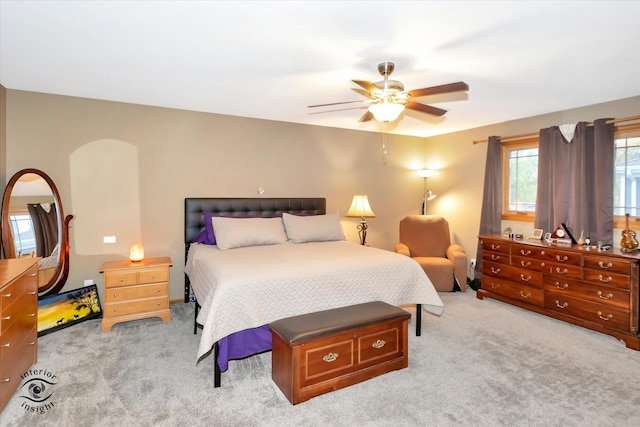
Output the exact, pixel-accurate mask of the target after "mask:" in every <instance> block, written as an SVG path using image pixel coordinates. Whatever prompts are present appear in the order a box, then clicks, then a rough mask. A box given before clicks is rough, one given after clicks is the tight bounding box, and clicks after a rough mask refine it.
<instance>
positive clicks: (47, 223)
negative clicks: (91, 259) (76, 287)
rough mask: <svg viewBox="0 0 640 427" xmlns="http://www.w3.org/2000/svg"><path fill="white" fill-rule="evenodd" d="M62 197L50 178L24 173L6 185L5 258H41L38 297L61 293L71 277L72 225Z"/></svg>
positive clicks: (3, 206) (3, 209) (3, 248)
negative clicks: (70, 246) (65, 214)
mask: <svg viewBox="0 0 640 427" xmlns="http://www.w3.org/2000/svg"><path fill="white" fill-rule="evenodd" d="M72 218H73V215H68V216H67V217H65V216H64V213H63V209H62V203H61V201H60V194H59V193H58V189H57V188H56V186H55V184H54V183H53V181H52V180H51V178H49V176H48V175H47V174H45V173H44V172H42V171H40V170H37V169H23V170H21V171H20V172H18V173H16V174H15V175H14V176H13V177H12V178H11V179H10V180H9V183H8V184H7V188H6V189H5V191H4V198H3V199H2V250H3V251H4V257H5V258H19V257H29V256H31V257H40V258H41V259H40V260H39V261H38V294H39V295H40V296H45V295H52V294H56V293H58V292H60V289H62V287H63V286H64V284H65V282H66V280H67V276H68V275H69V222H70V221H71V219H72Z"/></svg>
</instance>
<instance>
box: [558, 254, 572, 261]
mask: <svg viewBox="0 0 640 427" xmlns="http://www.w3.org/2000/svg"><path fill="white" fill-rule="evenodd" d="M556 259H557V260H558V261H560V262H565V261H566V260H568V259H569V257H568V256H566V255H565V256H563V257H562V258H560V255H556Z"/></svg>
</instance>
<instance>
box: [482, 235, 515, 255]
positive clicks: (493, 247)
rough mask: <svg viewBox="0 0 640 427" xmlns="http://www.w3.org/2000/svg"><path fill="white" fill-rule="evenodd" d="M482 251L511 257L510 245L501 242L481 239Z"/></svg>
mask: <svg viewBox="0 0 640 427" xmlns="http://www.w3.org/2000/svg"><path fill="white" fill-rule="evenodd" d="M480 245H481V246H482V251H483V252H485V251H489V252H495V253H499V254H504V255H507V256H508V255H509V243H508V242H503V241H500V240H490V239H484V238H483V239H480Z"/></svg>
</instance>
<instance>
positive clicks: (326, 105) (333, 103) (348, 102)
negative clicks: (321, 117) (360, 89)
mask: <svg viewBox="0 0 640 427" xmlns="http://www.w3.org/2000/svg"><path fill="white" fill-rule="evenodd" d="M367 101H369V100H368V99H361V100H359V101H343V102H332V103H330V104H317V105H307V108H315V107H328V106H330V105H341V104H353V103H354V102H367Z"/></svg>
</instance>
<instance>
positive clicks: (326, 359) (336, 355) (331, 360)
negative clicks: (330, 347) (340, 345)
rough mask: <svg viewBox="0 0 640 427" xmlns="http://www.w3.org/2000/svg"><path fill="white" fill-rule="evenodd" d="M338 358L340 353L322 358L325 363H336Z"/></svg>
mask: <svg viewBox="0 0 640 427" xmlns="http://www.w3.org/2000/svg"><path fill="white" fill-rule="evenodd" d="M337 358H338V353H329V354H327V355H326V356H324V357H323V358H322V360H324V361H325V362H328V363H331V362H334V361H335V360H336V359H337Z"/></svg>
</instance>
